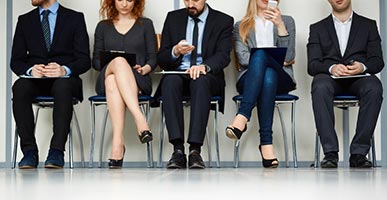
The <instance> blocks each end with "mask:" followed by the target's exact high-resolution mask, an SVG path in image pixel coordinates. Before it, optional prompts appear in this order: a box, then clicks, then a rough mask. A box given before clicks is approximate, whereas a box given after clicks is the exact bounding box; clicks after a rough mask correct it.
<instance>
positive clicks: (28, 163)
mask: <svg viewBox="0 0 387 200" xmlns="http://www.w3.org/2000/svg"><path fill="white" fill-rule="evenodd" d="M38 163H39V155H38V150H29V151H26V152H24V156H23V158H22V159H21V160H20V162H19V169H34V168H36V167H37V166H38Z"/></svg>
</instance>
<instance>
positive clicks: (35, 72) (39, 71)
mask: <svg viewBox="0 0 387 200" xmlns="http://www.w3.org/2000/svg"><path fill="white" fill-rule="evenodd" d="M43 70H44V65H43V64H37V65H34V66H33V67H32V70H31V76H32V77H36V78H42V77H43V76H44V74H43Z"/></svg>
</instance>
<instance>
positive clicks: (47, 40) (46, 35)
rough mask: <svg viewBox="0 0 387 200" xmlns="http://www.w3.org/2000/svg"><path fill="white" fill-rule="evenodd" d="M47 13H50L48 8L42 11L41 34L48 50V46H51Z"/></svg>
mask: <svg viewBox="0 0 387 200" xmlns="http://www.w3.org/2000/svg"><path fill="white" fill-rule="evenodd" d="M49 14H50V10H45V11H43V12H42V15H43V20H42V28H43V36H44V41H45V43H46V47H47V51H50V47H51V34H50V24H49V22H48V15H49Z"/></svg>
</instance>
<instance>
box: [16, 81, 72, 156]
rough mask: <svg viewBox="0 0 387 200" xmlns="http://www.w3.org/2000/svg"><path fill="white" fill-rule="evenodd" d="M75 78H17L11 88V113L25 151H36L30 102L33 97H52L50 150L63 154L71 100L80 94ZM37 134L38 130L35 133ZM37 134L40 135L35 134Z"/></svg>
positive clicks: (68, 128)
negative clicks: (52, 133)
mask: <svg viewBox="0 0 387 200" xmlns="http://www.w3.org/2000/svg"><path fill="white" fill-rule="evenodd" d="M77 81H78V80H77V78H63V79H24V78H21V79H18V80H17V81H16V82H15V83H14V85H13V87H12V91H13V114H14V118H15V122H16V129H17V132H18V134H19V136H20V146H21V149H22V151H23V153H24V152H26V151H29V150H37V149H38V147H37V144H36V139H35V135H34V129H35V124H34V113H33V109H32V101H33V99H34V97H35V96H39V95H47V96H53V97H54V107H53V132H54V135H53V137H52V139H51V144H50V148H53V149H57V150H61V151H64V150H65V144H66V141H67V135H68V133H69V130H70V123H71V118H72V112H73V105H72V98H73V96H77V95H78V94H79V88H78V86H77V85H78V84H77ZM37 131H39V130H37ZM37 134H39V133H37Z"/></svg>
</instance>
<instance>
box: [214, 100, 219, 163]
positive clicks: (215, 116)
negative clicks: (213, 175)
mask: <svg viewBox="0 0 387 200" xmlns="http://www.w3.org/2000/svg"><path fill="white" fill-rule="evenodd" d="M218 112H219V102H216V105H215V113H214V131H215V139H214V140H215V151H216V167H217V168H220V153H219V132H218Z"/></svg>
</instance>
